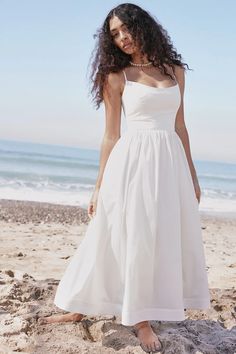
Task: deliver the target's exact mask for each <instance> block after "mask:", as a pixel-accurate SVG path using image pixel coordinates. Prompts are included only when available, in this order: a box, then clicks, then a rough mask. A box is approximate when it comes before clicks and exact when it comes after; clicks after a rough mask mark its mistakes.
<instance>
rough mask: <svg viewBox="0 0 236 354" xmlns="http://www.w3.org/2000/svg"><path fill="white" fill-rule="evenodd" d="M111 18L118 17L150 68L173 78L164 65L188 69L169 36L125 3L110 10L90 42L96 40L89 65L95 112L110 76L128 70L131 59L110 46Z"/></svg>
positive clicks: (153, 18) (129, 4)
mask: <svg viewBox="0 0 236 354" xmlns="http://www.w3.org/2000/svg"><path fill="white" fill-rule="evenodd" d="M113 16H117V17H118V18H119V20H120V21H122V22H123V23H125V24H126V26H127V28H128V30H129V33H130V34H131V36H132V38H133V40H134V42H136V43H138V45H139V49H140V52H141V54H146V55H147V59H148V60H149V61H151V62H152V64H153V66H156V67H159V69H160V70H161V72H162V73H164V74H165V75H168V76H170V77H171V78H172V76H171V75H170V74H169V73H168V72H167V70H166V68H165V65H164V64H167V65H169V66H171V67H172V69H173V71H174V69H175V68H174V65H178V66H181V67H182V68H184V70H186V68H185V67H184V66H187V68H188V70H191V69H190V68H189V66H188V64H186V63H183V62H182V56H181V54H178V53H177V51H176V49H175V48H174V46H173V44H172V42H171V39H170V36H169V35H168V33H167V31H166V30H165V29H164V28H163V27H162V25H161V24H160V23H159V22H158V21H157V20H156V18H155V17H153V16H151V15H150V14H149V13H148V12H147V11H145V10H143V9H142V8H141V7H139V6H137V5H135V4H131V3H124V4H120V5H118V6H117V7H115V8H113V9H112V10H111V11H110V12H109V13H108V15H107V17H106V19H105V21H104V23H103V25H102V27H101V28H99V29H98V30H97V32H96V34H94V35H93V38H97V43H96V46H95V48H94V50H93V51H92V54H91V57H90V60H89V64H90V63H91V61H92V59H93V62H92V64H91V74H90V77H89V78H90V83H91V84H92V87H91V90H90V92H91V95H92V96H93V99H92V101H93V102H95V105H96V109H98V108H99V107H100V104H101V103H102V102H103V89H104V84H105V81H106V78H107V76H108V74H109V73H111V72H113V73H116V72H119V71H120V70H122V69H124V68H125V67H127V66H129V61H130V60H131V55H129V54H126V53H124V52H123V51H122V50H121V49H119V48H118V47H117V46H116V45H115V44H114V42H113V39H112V36H111V33H110V27H109V21H110V19H111V18H112V17H113Z"/></svg>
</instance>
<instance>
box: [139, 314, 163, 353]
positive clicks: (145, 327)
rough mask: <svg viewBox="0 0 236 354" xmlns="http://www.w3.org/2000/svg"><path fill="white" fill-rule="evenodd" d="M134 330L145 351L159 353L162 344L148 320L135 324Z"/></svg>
mask: <svg viewBox="0 0 236 354" xmlns="http://www.w3.org/2000/svg"><path fill="white" fill-rule="evenodd" d="M134 330H135V334H136V336H137V337H138V339H139V340H140V342H141V343H140V346H141V348H142V349H143V350H144V351H145V352H147V353H149V352H154V353H158V352H159V351H160V350H161V349H162V344H161V342H160V340H159V339H158V337H157V335H156V334H155V333H154V332H153V330H152V327H151V326H150V323H149V322H148V321H142V322H138V323H137V324H135V325H134Z"/></svg>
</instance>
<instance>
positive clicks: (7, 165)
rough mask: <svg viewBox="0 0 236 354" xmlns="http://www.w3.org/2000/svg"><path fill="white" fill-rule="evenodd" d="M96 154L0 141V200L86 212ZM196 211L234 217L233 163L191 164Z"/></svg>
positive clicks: (95, 172)
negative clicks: (198, 195)
mask: <svg viewBox="0 0 236 354" xmlns="http://www.w3.org/2000/svg"><path fill="white" fill-rule="evenodd" d="M99 154H100V152H99V150H93V149H84V148H80V147H69V146H62V145H49V144H48V145H47V144H37V143H30V142H22V141H12V140H11V141H10V140H0V199H13V200H28V201H39V202H49V203H54V204H63V205H78V206H81V207H83V208H87V206H88V203H89V200H90V198H91V196H92V192H93V189H94V186H95V182H96V178H97V175H98V169H99ZM193 162H194V166H195V169H196V172H197V175H198V180H199V184H200V187H201V201H200V204H199V210H200V211H203V212H206V213H210V214H222V215H223V214H224V215H231V216H234V217H235V216H236V164H235V163H225V162H216V161H205V160H204V161H201V160H194V161H193Z"/></svg>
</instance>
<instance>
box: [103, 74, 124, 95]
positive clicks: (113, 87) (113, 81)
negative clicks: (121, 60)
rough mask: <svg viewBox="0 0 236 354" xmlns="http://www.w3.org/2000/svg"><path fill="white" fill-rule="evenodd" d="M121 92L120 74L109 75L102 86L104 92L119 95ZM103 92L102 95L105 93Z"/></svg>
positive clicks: (121, 79) (121, 81)
mask: <svg viewBox="0 0 236 354" xmlns="http://www.w3.org/2000/svg"><path fill="white" fill-rule="evenodd" d="M122 90H123V78H122V72H118V73H109V74H108V75H107V78H106V82H105V85H104V91H105V92H108V93H110V94H121V93H122ZM105 92H104V93H105Z"/></svg>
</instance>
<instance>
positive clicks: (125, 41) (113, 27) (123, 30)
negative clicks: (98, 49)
mask: <svg viewBox="0 0 236 354" xmlns="http://www.w3.org/2000/svg"><path fill="white" fill-rule="evenodd" d="M109 26H110V33H111V36H112V38H113V43H114V44H115V45H116V46H117V47H118V48H120V49H121V50H122V51H123V52H124V53H126V54H133V53H134V52H135V51H136V50H137V47H136V46H135V43H134V41H133V39H132V36H131V34H130V33H129V31H128V28H127V26H126V25H125V23H123V22H122V21H121V20H120V19H119V18H118V17H117V16H113V17H112V18H111V19H110V22H109Z"/></svg>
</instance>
